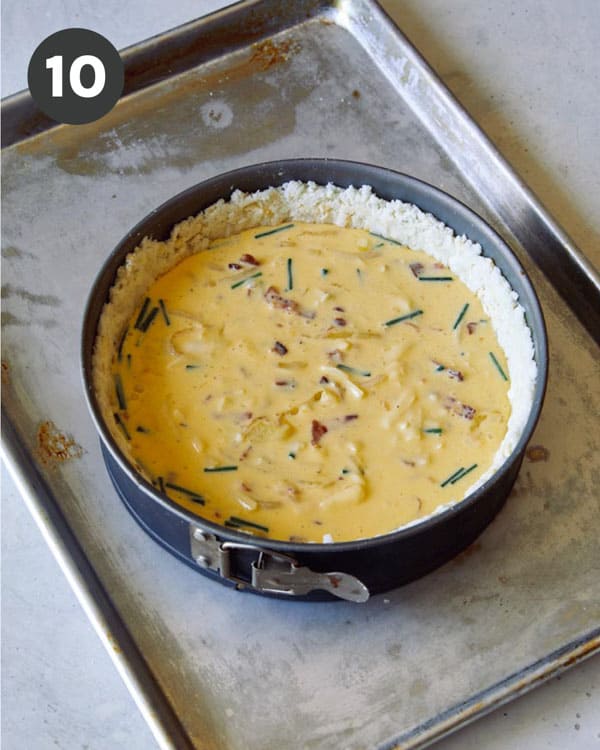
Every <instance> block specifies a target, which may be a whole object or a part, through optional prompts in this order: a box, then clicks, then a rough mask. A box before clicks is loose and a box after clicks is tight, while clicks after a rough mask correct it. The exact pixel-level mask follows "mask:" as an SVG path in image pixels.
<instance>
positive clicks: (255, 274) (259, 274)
mask: <svg viewBox="0 0 600 750" xmlns="http://www.w3.org/2000/svg"><path fill="white" fill-rule="evenodd" d="M259 276H262V271H257V272H256V273H253V274H252V276H246V278H245V279H240V280H239V281H236V282H235V284H232V285H231V288H232V289H237V288H238V286H242V284H245V283H246V282H247V281H250V280H251V279H256V278H258V277H259Z"/></svg>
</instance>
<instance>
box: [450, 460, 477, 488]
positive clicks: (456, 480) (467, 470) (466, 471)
mask: <svg viewBox="0 0 600 750" xmlns="http://www.w3.org/2000/svg"><path fill="white" fill-rule="evenodd" d="M476 468H477V464H473V466H469V468H468V469H465V470H464V471H463V472H462V474H459V475H458V476H457V477H454V479H452V480H450V484H454V483H455V482H458V481H459V480H460V479H462V478H463V477H466V476H467V474H469V473H470V472H471V471H473V469H476Z"/></svg>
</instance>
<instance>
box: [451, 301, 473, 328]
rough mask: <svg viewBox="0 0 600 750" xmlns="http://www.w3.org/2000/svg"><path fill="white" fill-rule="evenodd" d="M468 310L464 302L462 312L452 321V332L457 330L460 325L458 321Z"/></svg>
mask: <svg viewBox="0 0 600 750" xmlns="http://www.w3.org/2000/svg"><path fill="white" fill-rule="evenodd" d="M468 309H469V303H468V302H466V303H465V304H464V305H463V308H462V310H461V311H460V312H459V314H458V318H457V319H456V320H455V321H454V325H453V326H452V330H453V331H455V330H456V329H457V328H458V326H459V325H460V321H461V320H462V319H463V318H464V317H465V313H466V312H467V310H468Z"/></svg>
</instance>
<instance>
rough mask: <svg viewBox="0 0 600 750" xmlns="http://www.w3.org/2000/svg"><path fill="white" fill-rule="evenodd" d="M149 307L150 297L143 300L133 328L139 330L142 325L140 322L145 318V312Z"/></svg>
mask: <svg viewBox="0 0 600 750" xmlns="http://www.w3.org/2000/svg"><path fill="white" fill-rule="evenodd" d="M149 305H150V297H146V299H145V300H144V304H143V305H142V309H141V310H140V312H139V315H138V316H137V319H136V321H135V325H134V326H133V327H134V328H137V329H138V330H141V329H140V326H141V325H142V321H143V320H144V318H145V317H146V310H147V309H148V307H149Z"/></svg>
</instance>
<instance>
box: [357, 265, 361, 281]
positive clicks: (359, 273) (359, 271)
mask: <svg viewBox="0 0 600 750" xmlns="http://www.w3.org/2000/svg"><path fill="white" fill-rule="evenodd" d="M356 275H357V276H358V280H359V281H362V271H361V270H360V268H357V269H356Z"/></svg>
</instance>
